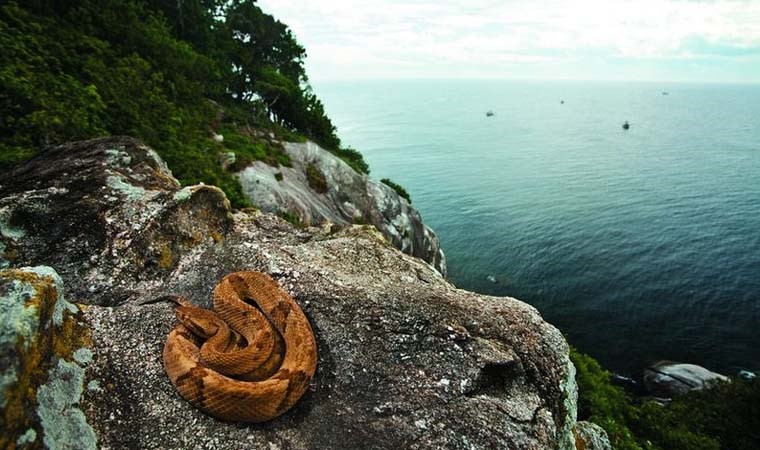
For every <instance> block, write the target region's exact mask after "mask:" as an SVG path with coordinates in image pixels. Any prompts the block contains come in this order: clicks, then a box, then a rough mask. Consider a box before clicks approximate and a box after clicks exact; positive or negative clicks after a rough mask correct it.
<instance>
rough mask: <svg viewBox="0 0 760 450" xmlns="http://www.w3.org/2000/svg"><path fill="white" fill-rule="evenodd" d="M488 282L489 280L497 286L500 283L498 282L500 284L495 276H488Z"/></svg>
mask: <svg viewBox="0 0 760 450" xmlns="http://www.w3.org/2000/svg"><path fill="white" fill-rule="evenodd" d="M486 280H488V281H489V282H491V283H493V284H496V283H498V282H499V281H498V280H497V279H496V277H495V276H493V275H488V276H487V277H486Z"/></svg>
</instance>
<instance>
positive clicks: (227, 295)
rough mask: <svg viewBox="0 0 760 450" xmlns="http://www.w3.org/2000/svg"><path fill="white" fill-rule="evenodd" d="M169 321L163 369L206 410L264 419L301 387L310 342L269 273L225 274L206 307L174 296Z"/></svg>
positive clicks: (308, 370) (231, 417) (311, 362)
mask: <svg viewBox="0 0 760 450" xmlns="http://www.w3.org/2000/svg"><path fill="white" fill-rule="evenodd" d="M174 301H175V303H177V304H178V306H177V307H176V309H175V315H176V317H177V320H178V321H179V324H178V325H176V326H175V327H174V328H173V329H172V330H171V331H170V332H169V336H168V337H167V339H166V343H165V344H164V350H163V360H164V368H165V370H166V374H167V376H168V377H169V380H170V381H171V383H172V384H173V385H174V387H175V388H176V390H177V392H178V393H179V394H180V395H181V396H182V397H183V398H184V399H185V400H187V401H188V402H189V403H190V404H191V405H193V406H194V407H196V408H198V409H200V410H201V411H203V412H205V413H206V414H208V415H210V416H213V417H216V418H217V419H221V420H224V421H230V422H254V423H257V422H266V421H269V420H272V419H274V418H276V417H277V416H279V415H281V414H283V413H284V412H286V411H287V410H289V409H290V408H291V407H293V405H295V404H296V402H298V400H299V399H300V398H301V397H302V396H303V394H304V393H305V392H306V391H307V390H308V388H309V383H310V382H311V379H312V377H313V376H314V372H315V371H316V367H317V345H316V339H315V337H314V332H313V331H312V328H311V325H310V324H309V321H308V319H307V318H306V315H305V314H304V313H303V311H302V310H301V308H300V307H299V306H298V304H297V303H296V302H295V300H293V298H292V297H291V296H290V295H289V294H288V293H287V291H285V290H284V289H283V288H282V287H281V286H280V285H279V284H278V283H277V282H276V281H275V280H273V279H272V278H271V277H270V276H269V275H267V274H265V273H261V272H255V271H241V272H234V273H231V274H229V275H227V276H225V277H224V278H222V280H221V281H220V282H219V283H218V284H217V285H216V286H215V288H214V293H213V310H211V309H204V308H199V307H196V306H194V305H192V304H191V303H190V302H189V301H188V300H187V299H186V298H184V297H179V296H175V297H174Z"/></svg>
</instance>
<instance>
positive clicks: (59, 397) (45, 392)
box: [37, 359, 97, 450]
mask: <svg viewBox="0 0 760 450" xmlns="http://www.w3.org/2000/svg"><path fill="white" fill-rule="evenodd" d="M84 375H85V369H84V367H83V366H80V365H79V364H77V363H75V362H69V361H65V360H63V359H60V360H58V365H57V366H56V367H55V368H54V369H53V370H52V371H51V372H50V376H49V378H48V382H47V383H46V384H44V385H42V386H40V388H39V390H38V391H37V416H38V417H39V418H40V424H41V425H42V430H43V442H44V444H45V447H46V448H48V449H51V450H58V449H61V450H62V449H69V448H78V449H95V448H97V438H96V436H95V431H94V430H93V429H92V427H91V426H90V424H88V423H87V419H86V417H85V415H84V413H83V412H82V410H81V409H79V407H78V406H79V401H80V399H81V398H82V393H83V391H84V378H85V377H84Z"/></svg>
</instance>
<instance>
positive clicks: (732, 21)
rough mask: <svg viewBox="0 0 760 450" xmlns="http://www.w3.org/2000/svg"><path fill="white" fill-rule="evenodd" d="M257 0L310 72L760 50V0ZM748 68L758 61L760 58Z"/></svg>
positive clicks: (420, 71)
mask: <svg viewBox="0 0 760 450" xmlns="http://www.w3.org/2000/svg"><path fill="white" fill-rule="evenodd" d="M259 4H260V5H261V7H262V9H264V10H265V11H267V12H269V13H271V14H273V15H275V17H277V18H279V19H280V20H282V21H283V22H285V23H287V24H288V25H289V26H290V27H291V28H292V29H293V31H294V32H295V34H296V36H297V38H298V39H299V41H301V42H302V43H303V44H304V46H305V47H306V49H307V51H308V53H309V58H308V60H307V61H308V62H307V69H308V71H309V73H310V74H311V75H312V78H314V77H317V78H336V77H338V78H351V77H389V76H390V77H394V76H399V77H403V76H446V75H447V74H448V75H450V74H454V75H455V76H489V75H493V76H502V75H504V74H514V73H518V74H519V73H522V74H525V75H526V76H530V74H531V70H533V69H531V68H535V70H536V71H538V70H539V68H541V67H542V68H543V69H541V70H543V71H545V70H546V69H547V68H548V67H551V68H552V69H554V68H557V67H562V66H563V65H564V66H568V67H569V66H570V65H572V64H575V65H578V66H579V67H580V65H583V64H587V63H588V62H589V61H591V60H592V59H594V58H607V59H609V60H616V59H626V60H630V61H651V60H677V59H693V58H720V59H722V60H723V64H726V60H731V59H741V58H744V59H746V58H758V57H760V56H759V55H758V49H760V20H758V18H760V2H753V1H736V0H722V1H719V0H716V1H684V0H677V1H676V0H641V1H638V2H631V1H629V0H627V1H622V0H604V1H603V0H587V1H580V2H576V1H560V0H550V1H545V2H535V1H530V0H511V1H510V0H508V1H492V0H470V1H466V0H461V1H451V0H449V1H445V0H440V1H430V0H407V1H401V0H376V1H374V2H358V1H352V0H333V1H329V2H326V1H324V0H261V1H259ZM579 67H576V68H575V69H574V70H575V71H576V72H577V71H578V69H579ZM737 67H741V70H744V71H746V69H747V67H748V66H747V64H746V61H744V62H743V63H742V64H740V65H738V66H737ZM750 67H760V61H759V62H758V65H756V66H751V65H750ZM728 69H729V70H730V67H729V68H728ZM737 70H739V69H737ZM735 75H736V74H735ZM738 75H746V74H738ZM559 76H562V73H559ZM755 76H757V77H760V74H759V75H755ZM759 81H760V80H759Z"/></svg>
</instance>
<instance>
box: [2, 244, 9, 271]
mask: <svg viewBox="0 0 760 450" xmlns="http://www.w3.org/2000/svg"><path fill="white" fill-rule="evenodd" d="M5 249H6V247H5V244H3V243H2V242H0V269H7V268H8V266H10V265H11V263H10V261H8V260H7V259H5Z"/></svg>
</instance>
